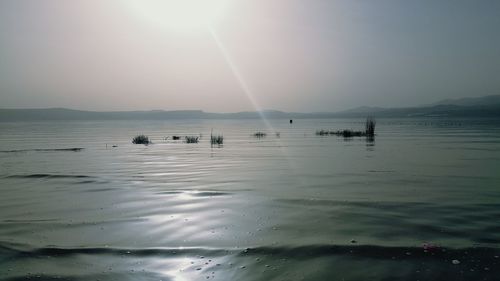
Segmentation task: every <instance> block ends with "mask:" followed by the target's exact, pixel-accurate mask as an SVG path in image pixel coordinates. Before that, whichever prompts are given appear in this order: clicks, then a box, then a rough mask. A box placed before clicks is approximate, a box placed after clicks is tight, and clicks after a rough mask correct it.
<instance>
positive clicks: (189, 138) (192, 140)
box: [185, 136, 199, 143]
mask: <svg viewBox="0 0 500 281" xmlns="http://www.w3.org/2000/svg"><path fill="white" fill-rule="evenodd" d="M198 139H199V137H196V136H186V137H185V140H186V143H198Z"/></svg>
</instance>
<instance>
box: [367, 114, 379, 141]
mask: <svg viewBox="0 0 500 281" xmlns="http://www.w3.org/2000/svg"><path fill="white" fill-rule="evenodd" d="M376 124H377V122H376V121H375V119H374V118H372V117H368V118H366V124H365V127H366V135H367V136H369V137H373V136H375V125H376Z"/></svg>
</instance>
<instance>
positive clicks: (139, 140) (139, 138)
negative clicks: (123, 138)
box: [132, 135, 152, 145]
mask: <svg viewBox="0 0 500 281" xmlns="http://www.w3.org/2000/svg"><path fill="white" fill-rule="evenodd" d="M132 143H133V144H144V145H148V144H151V143H152V142H151V140H149V138H148V137H147V136H145V135H138V136H135V137H134V138H133V139H132Z"/></svg>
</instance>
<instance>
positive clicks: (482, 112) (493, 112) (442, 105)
mask: <svg viewBox="0 0 500 281" xmlns="http://www.w3.org/2000/svg"><path fill="white" fill-rule="evenodd" d="M262 116H264V117H265V118H271V119H278V118H284V119H292V118H359V117H367V116H372V117H375V118H385V117H387V118H404V117H495V118H496V117H498V118H500V95H493V96H484V97H479V98H461V99H448V100H443V101H440V102H437V103H434V104H430V105H424V106H418V107H401V108H381V107H367V106H363V107H358V108H354V109H349V110H346V111H340V112H314V113H297V112H283V111H276V110H267V111H260V112H237V113H210V112H204V111H201V110H177V111H164V110H153V111H111V112H98V111H82V110H73V109H65V108H47V109H0V121H40V120H168V119H255V118H261V117H262Z"/></svg>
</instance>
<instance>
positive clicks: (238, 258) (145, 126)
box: [0, 119, 500, 281]
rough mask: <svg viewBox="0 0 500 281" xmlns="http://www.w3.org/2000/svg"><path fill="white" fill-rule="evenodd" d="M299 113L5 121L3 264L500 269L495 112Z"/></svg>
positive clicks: (129, 269) (90, 274) (391, 275)
mask: <svg viewBox="0 0 500 281" xmlns="http://www.w3.org/2000/svg"><path fill="white" fill-rule="evenodd" d="M294 121H295V122H294V123H293V124H292V125H290V124H289V123H288V120H271V123H272V126H273V129H271V128H269V127H267V126H266V125H265V124H264V123H262V122H261V121H259V120H204V121H200V120H178V121H95V122H38V123H35V122H34V123H0V150H1V152H0V279H1V280H25V279H35V280H54V279H56V280H164V281H166V280H177V281H182V280H207V279H210V280H499V279H500V277H499V276H500V257H499V256H500V248H499V245H500V120H485V119H473V120H445V119H401V120H400V119H380V120H378V123H377V136H376V138H375V140H374V141H367V140H366V139H365V138H353V139H350V140H345V139H343V138H341V137H336V136H316V135H315V131H316V130H319V129H332V130H340V129H344V128H351V129H359V130H362V129H363V128H364V120H360V119H356V120H346V119H329V120H317V119H316V120H301V119H297V120H294ZM212 128H213V131H214V133H221V134H223V135H224V145H223V146H222V147H211V146H210V131H211V129H212ZM257 131H264V132H267V136H266V137H264V138H260V139H258V138H255V137H253V136H252V134H253V133H255V132H257ZM274 131H279V132H280V136H279V138H278V137H277V136H276V135H275V132H274ZM142 133H143V134H146V135H148V136H150V138H151V139H152V140H153V142H154V144H153V145H149V146H144V145H133V144H131V139H132V137H133V136H135V135H137V134H142ZM200 133H201V134H202V136H201V140H200V142H199V143H198V144H187V143H184V142H183V141H173V140H171V136H172V135H183V136H184V135H199V134H200ZM166 136H170V138H168V139H167V140H165V137H166ZM113 145H116V146H117V147H112V146H113ZM66 148H83V150H81V151H65V150H51V149H66Z"/></svg>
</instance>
